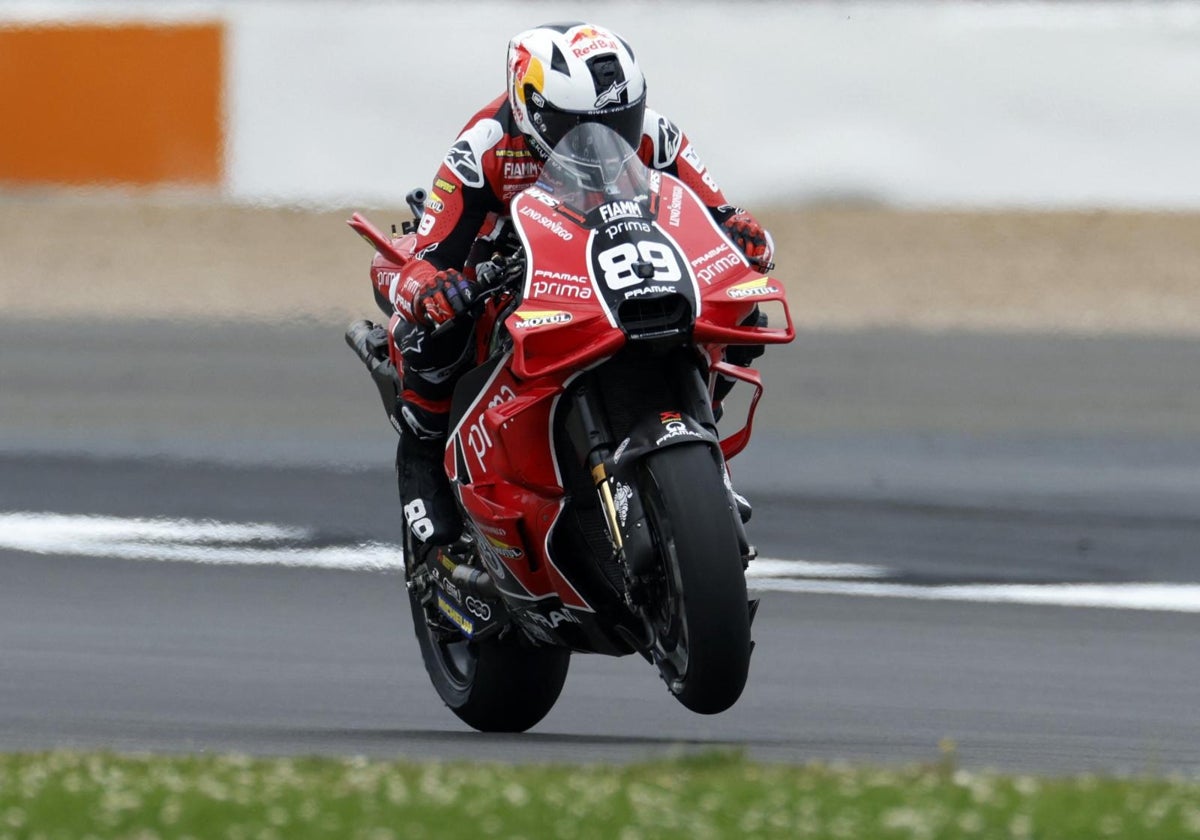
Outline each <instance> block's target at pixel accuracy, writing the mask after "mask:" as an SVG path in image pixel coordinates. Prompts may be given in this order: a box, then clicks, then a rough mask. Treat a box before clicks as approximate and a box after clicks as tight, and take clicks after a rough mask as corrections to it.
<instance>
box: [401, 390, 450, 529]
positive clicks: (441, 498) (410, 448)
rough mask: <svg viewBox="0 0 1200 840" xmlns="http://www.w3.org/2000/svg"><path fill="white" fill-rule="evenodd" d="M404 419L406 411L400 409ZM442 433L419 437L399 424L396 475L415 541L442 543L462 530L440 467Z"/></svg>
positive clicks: (442, 443) (442, 445) (405, 513)
mask: <svg viewBox="0 0 1200 840" xmlns="http://www.w3.org/2000/svg"><path fill="white" fill-rule="evenodd" d="M402 414H403V415H404V416H405V417H406V418H407V416H408V412H404V411H403V410H402ZM445 440H446V438H445V435H442V436H440V437H421V436H419V435H418V434H417V433H416V432H414V430H413V429H412V428H411V427H410V426H409V424H408V423H406V422H403V421H402V422H401V423H400V444H399V446H398V447H397V449H396V477H397V482H398V485H399V490H400V499H401V502H402V504H403V505H404V522H405V524H406V525H407V526H408V528H409V530H410V531H412V534H413V537H415V538H416V540H417V541H418V542H421V543H424V544H425V545H427V546H446V545H449V544H450V543H453V542H454V541H455V540H457V539H458V537H459V535H460V534H461V533H462V529H463V522H462V516H461V514H460V513H459V510H458V503H457V502H456V501H455V499H454V491H453V490H452V489H451V487H450V479H449V478H448V477H447V476H446V470H445V467H444V466H443V461H442V459H443V457H444V456H445V451H446V446H445Z"/></svg>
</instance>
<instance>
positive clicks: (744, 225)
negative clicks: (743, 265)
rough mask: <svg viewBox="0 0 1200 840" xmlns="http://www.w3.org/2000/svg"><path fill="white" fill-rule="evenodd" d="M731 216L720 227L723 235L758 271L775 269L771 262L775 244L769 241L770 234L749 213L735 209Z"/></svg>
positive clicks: (738, 208)
mask: <svg viewBox="0 0 1200 840" xmlns="http://www.w3.org/2000/svg"><path fill="white" fill-rule="evenodd" d="M732 209H733V214H732V215H730V216H729V217H728V218H727V219H725V221H724V222H722V223H721V227H723V228H724V229H725V233H726V234H727V235H728V236H729V238H730V239H732V240H733V244H734V245H737V246H738V249H739V250H740V251H741V252H742V253H743V254H745V255H746V259H748V260H750V264H751V265H753V266H754V267H755V268H757V269H758V270H759V271H764V272H765V271H770V270H771V269H773V268H774V267H775V264H774V263H772V262H771V257H772V256H774V253H775V244H774V243H773V242H772V241H771V234H769V233H767V231H766V230H765V229H764V228H763V226H762V225H760V224H759V223H758V220H757V219H755V218H754V217H753V216H752V215H750V213H748V212H747V211H745V210H743V209H741V208H740V207H735V208H732Z"/></svg>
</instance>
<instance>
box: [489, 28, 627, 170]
mask: <svg viewBox="0 0 1200 840" xmlns="http://www.w3.org/2000/svg"><path fill="white" fill-rule="evenodd" d="M508 104H509V106H510V107H511V108H512V112H513V118H514V119H515V121H516V123H517V127H518V128H520V129H521V132H522V133H523V134H524V135H525V137H526V138H527V139H528V140H529V144H530V145H531V146H532V147H533V149H534V151H535V152H536V153H537V154H538V155H540V156H541V157H542V158H543V159H546V158H549V157H550V152H551V151H552V150H553V149H554V146H555V145H556V144H557V143H558V141H559V140H561V139H562V137H563V136H564V135H565V134H566V133H567V132H568V131H570V130H571V129H572V128H574V127H575V126H577V125H580V124H581V123H585V122H599V123H602V124H604V125H607V126H608V127H609V128H611V129H613V130H614V131H616V132H617V134H619V135H620V136H621V137H622V138H623V139H624V140H625V141H626V142H627V143H628V144H629V145H630V146H631V147H633V148H634V149H636V148H637V147H638V145H639V144H640V143H641V137H642V121H643V118H644V116H645V112H646V78H645V77H644V76H643V75H642V69H641V67H639V66H638V63H637V59H635V58H634V57H633V50H631V49H630V48H629V44H627V43H625V41H624V40H622V39H621V38H620V37H619V36H617V35H616V34H614V33H613V32H612V31H610V30H608V29H604V28H602V27H599V26H595V25H593V24H590V23H547V24H543V25H541V26H538V27H535V28H533V29H528V30H526V31H524V32H520V33H518V34H517V35H514V36H513V38H512V40H511V41H509V42H508Z"/></svg>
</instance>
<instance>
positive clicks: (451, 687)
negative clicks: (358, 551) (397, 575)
mask: <svg viewBox="0 0 1200 840" xmlns="http://www.w3.org/2000/svg"><path fill="white" fill-rule="evenodd" d="M405 554H406V555H407V556H406V558H405V559H406V561H407V563H406V565H407V568H409V569H410V570H411V569H412V568H413V562H414V560H413V546H412V538H411V536H409V537H408V538H407V539H406V540H405ZM408 597H409V603H410V604H411V606H412V616H413V629H414V631H415V632H416V634H417V642H418V644H419V645H420V647H421V658H422V659H423V660H424V661H425V670H426V672H428V674H429V680H430V682H432V683H433V687H434V689H436V690H437V693H438V696H439V697H441V698H442V702H444V703H445V704H446V705H447V706H448V707H450V711H452V712H454V714H456V715H458V717H459V718H460V719H461V720H462V721H463V723H465V724H467V725H468V726H470V727H472V728H474V729H478V730H479V731H481V732H524V731H525V730H526V729H529V728H530V727H531V726H533V725H535V724H536V723H537V722H538V721H540V720H541V719H542V718H544V717H545V716H546V714H547V713H548V712H549V711H550V709H551V708H553V706H554V704H555V702H556V701H557V700H558V695H559V694H560V693H561V692H562V688H563V684H564V683H565V682H566V679H567V669H568V667H569V666H570V664H571V651H570V650H569V649H568V648H560V647H535V646H534V645H533V644H532V643H530V642H528V641H527V640H525V639H524V638H523V637H522V635H521V634H520V632H519V631H517V630H516V629H515V628H513V629H511V630H509V631H508V633H507V634H506V635H505V636H503V637H502V638H501V637H494V638H491V639H485V640H484V641H481V642H476V641H472V640H470V639H468V638H466V637H465V636H463V635H462V634H461V633H458V632H457V631H451V630H450V629H449V626H448V625H446V629H445V630H442V629H441V628H440V626H439V627H437V628H435V627H431V626H430V623H429V621H428V620H427V614H428V617H429V618H432V619H434V620H435V622H436V621H437V619H438V617H439V616H440V615H441V614H440V612H438V610H437V608H436V607H434V606H428V607H427V606H426V605H424V604H422V603H421V599H420V596H419V595H418V594H417V592H416V591H415V590H414V589H413V588H410V589H409V593H408ZM427 611H428V613H427ZM443 623H444V622H439V625H440V624H443Z"/></svg>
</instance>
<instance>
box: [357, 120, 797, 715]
mask: <svg viewBox="0 0 1200 840" xmlns="http://www.w3.org/2000/svg"><path fill="white" fill-rule="evenodd" d="M410 203H411V202H410ZM418 209H419V208H418ZM511 211H512V221H513V225H514V228H515V233H516V237H517V239H518V241H519V244H518V246H517V247H516V248H515V249H514V251H513V253H511V254H510V255H508V256H506V257H497V258H496V259H495V260H492V261H489V262H486V263H484V264H482V265H481V266H480V267H479V268H478V269H477V278H478V282H477V289H478V290H479V294H478V296H477V303H476V305H477V306H480V307H483V308H484V309H485V311H484V312H483V313H482V315H481V316H480V317H481V323H480V327H479V329H480V330H481V331H483V335H484V336H485V337H486V339H487V340H486V341H481V342H480V344H479V352H478V359H477V361H478V366H477V367H475V368H474V369H472V370H471V371H470V372H468V373H467V374H466V375H465V376H463V377H462V379H461V381H459V383H458V384H457V386H456V390H455V393H454V398H453V407H452V414H451V421H450V423H451V432H450V434H449V436H448V439H447V443H446V453H445V469H446V472H447V473H448V475H449V476H450V478H451V482H452V486H453V487H454V489H455V492H456V494H457V497H458V502H459V505H460V507H461V510H462V513H463V518H464V520H465V523H466V532H465V536H464V537H463V538H462V539H461V540H460V542H459V544H458V545H457V546H455V547H453V548H452V550H451V551H449V552H441V553H434V555H433V557H432V558H431V559H429V560H426V559H424V557H423V555H422V556H421V558H419V556H418V553H417V552H416V550H415V548H416V546H415V545H414V541H413V538H412V536H411V534H409V535H408V536H407V538H406V541H405V549H404V554H405V556H404V562H405V576H406V582H407V586H408V591H409V598H410V600H411V604H412V612H413V625H414V628H415V630H416V635H417V639H418V641H419V642H420V646H421V652H422V654H423V657H424V661H425V667H426V669H427V670H428V672H429V676H430V679H431V680H432V682H433V684H434V687H435V688H436V689H437V691H438V694H439V695H440V696H441V697H442V699H443V700H444V701H445V703H446V704H447V705H448V706H449V707H450V708H451V709H452V710H453V711H454V713H455V714H456V715H458V716H459V717H460V718H461V719H462V720H463V721H465V722H466V723H468V724H469V725H471V726H473V727H475V728H476V729H480V730H483V731H523V730H525V729H528V728H529V727H530V726H533V725H534V724H535V723H537V722H538V721H539V720H541V719H542V717H544V716H545V714H546V713H547V712H548V711H549V710H550V708H551V707H552V706H553V705H554V703H555V701H556V700H557V699H558V696H559V693H560V691H561V690H562V686H563V683H564V681H565V679H566V675H567V667H568V664H569V661H570V655H571V652H572V651H581V652H587V653H600V654H607V655H611V656H623V655H626V654H630V653H640V654H641V655H642V656H644V657H645V658H646V659H647V660H649V661H650V662H652V663H653V664H654V665H655V666H656V667H657V669H658V671H659V673H660V674H661V676H662V678H663V679H664V680H665V681H666V684H667V686H668V688H669V689H670V692H671V693H672V694H674V695H675V696H676V697H677V698H678V699H679V701H680V702H681V703H683V704H684V705H685V706H687V707H688V708H689V709H692V710H693V711H696V712H700V713H704V714H711V713H716V712H721V711H724V710H725V709H728V708H729V707H730V706H732V705H733V703H734V702H736V701H737V699H738V697H739V696H740V695H741V693H742V689H743V688H744V686H745V683H746V677H747V671H748V668H749V664H750V653H751V649H752V648H753V642H752V641H751V639H750V625H751V622H752V620H753V618H754V613H755V609H756V608H757V601H750V600H748V598H747V594H746V580H745V569H746V566H747V564H748V563H749V562H750V561H751V559H752V558H753V549H752V548H751V546H750V544H749V542H748V541H747V539H746V534H745V531H744V527H743V524H742V521H741V518H740V516H739V513H738V506H737V504H736V501H735V495H734V493H733V490H732V486H731V484H730V480H729V474H728V471H727V468H726V459H728V458H731V457H733V456H734V455H735V454H737V453H738V452H740V451H741V450H742V449H743V448H744V447H745V446H746V444H747V443H748V442H749V439H750V432H751V426H752V422H753V416H754V409H755V407H756V405H757V402H758V398H759V397H760V396H761V394H762V384H761V381H760V378H759V376H758V374H757V373H756V372H755V371H753V370H751V369H749V368H745V367H739V366H736V365H732V364H729V363H727V362H725V361H723V352H724V350H725V348H726V347H727V346H729V345H761V344H780V343H786V342H789V341H791V340H792V339H793V337H794V330H793V327H792V322H791V316H790V314H788V311H787V305H786V301H785V299H784V291H783V287H782V284H780V283H778V282H777V281H775V280H773V279H772V278H771V277H769V276H765V275H763V274H762V273H760V272H758V271H756V270H755V269H754V268H753V267H752V266H751V264H750V263H748V262H747V260H746V259H745V258H744V257H743V256H742V254H741V253H740V252H739V251H738V250H737V248H736V247H735V246H734V245H733V243H732V242H731V241H730V240H729V239H728V238H727V237H726V235H725V234H724V232H723V231H722V229H721V228H720V227H719V226H718V225H717V224H716V223H715V222H714V220H713V218H712V216H711V215H710V213H709V211H708V209H707V208H706V207H705V206H704V205H703V204H702V203H701V202H700V201H699V200H698V199H697V198H696V196H695V194H694V193H692V192H691V191H690V190H689V189H688V188H687V187H686V186H685V185H684V184H683V183H682V182H681V181H679V180H677V179H676V178H673V177H671V176H669V175H667V174H665V173H661V172H656V171H652V170H649V169H647V168H646V167H645V166H644V165H643V164H642V163H641V162H640V161H639V160H638V158H637V156H636V155H635V153H634V152H633V150H632V149H631V148H629V146H628V145H627V144H626V143H625V142H624V141H623V140H621V139H620V138H619V137H618V136H617V135H616V134H615V133H613V132H612V131H611V130H609V129H607V128H604V127H603V126H600V125H597V124H584V125H581V126H579V127H577V128H575V129H573V130H572V131H571V132H570V133H569V134H568V135H567V136H566V137H564V138H563V140H562V142H560V144H559V145H558V147H557V148H556V150H555V152H554V154H553V156H552V157H551V159H550V160H549V161H548V163H547V164H546V168H545V170H544V172H543V174H542V177H541V179H540V180H539V181H538V183H537V185H535V186H533V187H531V188H529V189H526V190H525V191H524V192H522V193H520V194H519V195H517V196H516V197H514V198H513V199H512V204H511ZM351 226H352V227H353V228H355V230H356V231H358V232H359V233H360V234H361V235H362V236H364V237H365V238H367V239H368V240H369V241H370V242H371V243H372V244H373V245H374V246H375V248H376V250H377V251H378V253H377V255H376V257H375V263H374V267H375V269H376V270H378V271H399V269H400V267H401V266H402V265H403V264H404V263H405V262H406V261H407V260H408V259H411V258H412V250H413V243H414V240H415V236H413V235H412V234H411V233H410V234H408V235H406V236H401V237H397V238H389V237H386V236H384V235H383V234H381V233H380V232H379V231H378V230H377V229H376V228H374V227H373V226H371V225H370V223H369V222H367V221H366V220H365V219H363V218H362V217H361V216H359V215H357V214H356V215H355V217H354V219H353V220H352V221H351ZM769 301H776V302H778V303H779V304H780V308H782V310H783V313H784V319H785V321H786V327H785V328H783V329H769V328H766V327H765V326H746V325H745V324H746V322H747V321H751V322H753V319H752V318H748V316H750V315H751V314H752V313H753V311H754V308H755V306H756V305H757V304H762V303H766V302H769ZM391 361H392V363H393V364H394V365H395V366H396V369H397V370H401V369H402V361H401V359H400V358H399V357H398V354H397V353H396V351H395V348H394V347H393V348H392V359H391ZM401 375H402V373H401ZM719 375H723V376H726V377H730V378H732V379H734V380H739V381H741V382H744V383H746V384H748V385H749V386H750V387H751V388H753V389H754V393H753V398H752V400H751V401H750V406H749V409H748V411H747V415H746V418H745V424H744V426H743V428H741V429H740V430H739V431H737V432H735V433H733V434H730V435H728V436H726V437H725V438H724V439H722V438H720V437H719V436H718V430H717V421H716V419H715V418H714V414H713V408H712V406H713V389H714V383H715V381H716V379H717V377H718V376H719ZM406 502H408V500H401V503H402V504H405V503H406ZM405 531H406V534H407V533H408V529H407V528H406V529H405Z"/></svg>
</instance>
